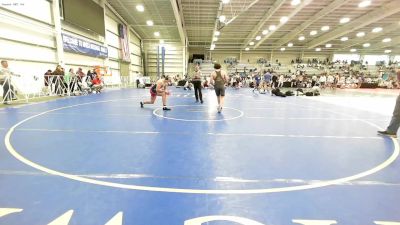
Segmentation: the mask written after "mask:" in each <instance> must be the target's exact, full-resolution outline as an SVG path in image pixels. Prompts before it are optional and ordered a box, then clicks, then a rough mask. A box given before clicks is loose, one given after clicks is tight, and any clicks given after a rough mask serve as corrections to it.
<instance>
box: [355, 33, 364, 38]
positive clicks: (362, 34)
mask: <svg viewBox="0 0 400 225" xmlns="http://www.w3.org/2000/svg"><path fill="white" fill-rule="evenodd" d="M356 35H357V37H364V36H365V32H358V33H357V34H356Z"/></svg>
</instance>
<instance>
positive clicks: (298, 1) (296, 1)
mask: <svg viewBox="0 0 400 225" xmlns="http://www.w3.org/2000/svg"><path fill="white" fill-rule="evenodd" d="M300 3H301V0H292V2H291V3H290V4H291V5H292V6H296V5H298V4H300Z"/></svg>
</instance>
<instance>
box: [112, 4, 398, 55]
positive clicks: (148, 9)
mask: <svg viewBox="0 0 400 225" xmlns="http://www.w3.org/2000/svg"><path fill="white" fill-rule="evenodd" d="M223 1H224V2H225V1H227V3H224V2H223ZM223 1H222V0H108V3H109V4H110V5H111V6H112V7H114V8H115V9H116V10H117V11H118V13H120V15H122V16H123V17H124V19H125V20H126V21H128V23H130V24H131V26H132V27H133V28H134V29H135V30H136V31H137V32H138V33H139V35H141V36H142V38H143V39H145V40H158V39H164V40H166V41H181V42H182V43H184V41H185V39H187V42H188V45H189V47H190V48H204V49H210V47H211V46H212V44H215V49H214V51H238V50H243V51H245V50H246V48H248V51H250V52H251V51H270V50H275V51H281V49H282V48H285V50H284V51H288V52H290V51H296V52H299V51H303V50H304V51H317V48H320V50H321V51H322V52H332V51H335V52H348V53H350V50H351V49H355V50H356V52H357V53H374V54H384V51H385V50H391V51H392V53H396V54H398V53H400V47H398V46H399V44H400V0H370V5H368V6H366V7H359V4H360V3H361V2H363V1H365V0H229V1H228V0H223ZM295 1H298V2H299V4H297V5H293V4H292V3H294V2H295ZM138 4H142V5H143V6H144V8H145V11H144V12H138V11H137V10H136V6H137V5H138ZM174 7H175V10H174ZM221 16H225V21H224V22H220V17H221ZM282 17H286V19H287V21H286V22H284V21H282ZM342 18H349V21H348V22H346V23H341V22H340V20H341V19H342ZM149 19H151V20H153V21H154V25H153V26H147V25H146V20H149ZM177 21H178V22H177ZM181 24H182V25H181ZM271 25H274V26H275V29H273V28H272V27H270V26H271ZM322 27H325V30H322ZM327 27H329V28H328V29H327ZM374 28H382V29H381V30H380V31H379V32H372V30H373V29H374ZM156 30H157V31H160V37H155V36H154V35H153V33H154V31H156ZM217 31H218V32H220V35H219V36H215V34H216V32H217ZM263 31H264V32H263ZM267 31H268V33H267ZM312 31H314V33H315V31H316V34H314V35H311V32H312ZM360 32H364V34H365V35H364V36H362V37H358V36H357V34H358V33H360ZM257 36H259V38H258V39H259V40H257V39H256V38H257ZM301 36H304V40H299V37H301ZM343 37H347V38H348V40H347V41H342V40H341V38H343ZM215 38H217V39H218V40H213V39H215ZM388 38H390V41H389V39H388ZM384 39H387V40H385V41H387V42H383V40H384ZM251 42H254V45H251V44H253V43H251ZM289 43H292V44H293V46H292V47H290V46H288V44H289ZM326 44H330V45H331V47H329V45H328V46H327V45H326ZM364 44H366V45H365V46H364ZM368 44H369V45H368ZM282 50H283V49H282ZM353 51H354V50H353Z"/></svg>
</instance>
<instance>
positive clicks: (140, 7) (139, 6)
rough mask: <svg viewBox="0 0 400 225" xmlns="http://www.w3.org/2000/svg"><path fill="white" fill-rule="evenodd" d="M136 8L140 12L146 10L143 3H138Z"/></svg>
mask: <svg viewBox="0 0 400 225" xmlns="http://www.w3.org/2000/svg"><path fill="white" fill-rule="evenodd" d="M136 10H137V11H139V12H143V11H144V6H143V5H137V6H136Z"/></svg>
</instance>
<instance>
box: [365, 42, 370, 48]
mask: <svg viewBox="0 0 400 225" xmlns="http://www.w3.org/2000/svg"><path fill="white" fill-rule="evenodd" d="M369 46H371V44H370V43H365V44H363V47H364V48H368V47H369Z"/></svg>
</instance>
